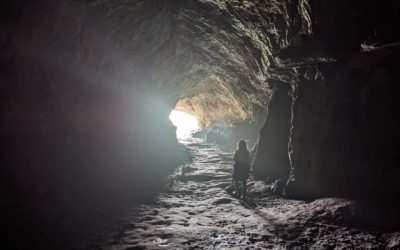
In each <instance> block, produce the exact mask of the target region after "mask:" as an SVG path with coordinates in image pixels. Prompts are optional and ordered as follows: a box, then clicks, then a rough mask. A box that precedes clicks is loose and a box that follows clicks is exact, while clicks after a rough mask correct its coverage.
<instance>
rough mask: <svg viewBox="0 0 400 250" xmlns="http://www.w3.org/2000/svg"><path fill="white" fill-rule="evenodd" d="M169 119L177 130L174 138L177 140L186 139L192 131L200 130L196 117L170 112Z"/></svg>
mask: <svg viewBox="0 0 400 250" xmlns="http://www.w3.org/2000/svg"><path fill="white" fill-rule="evenodd" d="M169 119H170V120H171V122H172V124H174V125H175V126H176V128H177V129H176V137H177V138H178V139H182V138H188V137H190V136H191V134H192V133H193V132H194V131H196V130H199V129H200V127H199V124H198V122H197V119H196V117H194V116H193V115H190V114H188V113H185V112H182V111H178V110H175V109H174V110H172V112H171V114H170V115H169Z"/></svg>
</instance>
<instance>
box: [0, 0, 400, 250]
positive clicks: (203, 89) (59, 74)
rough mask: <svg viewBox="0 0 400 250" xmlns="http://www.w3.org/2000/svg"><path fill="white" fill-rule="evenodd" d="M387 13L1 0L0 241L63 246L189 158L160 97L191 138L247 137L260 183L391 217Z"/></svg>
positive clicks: (307, 3) (392, 134) (394, 19)
mask: <svg viewBox="0 0 400 250" xmlns="http://www.w3.org/2000/svg"><path fill="white" fill-rule="evenodd" d="M399 13H400V2H398V1H396V0H387V1H378V0H363V1H361V0H354V1H347V0H325V1H318V0H257V1H250V0H235V1H230V0H146V1H142V0H115V1H111V0H60V1H51V0H38V1H24V0H14V1H2V2H1V3H0V20H1V22H0V51H1V57H0V83H1V84H0V95H1V98H0V104H1V105H0V110H1V111H0V112H1V113H0V114H1V116H0V117H1V123H0V140H1V144H0V159H1V168H0V171H1V175H0V178H1V179H0V182H1V197H2V199H1V207H2V210H3V211H2V218H1V221H2V224H3V228H4V229H6V233H5V235H4V236H5V238H6V241H4V243H1V244H4V246H8V245H10V246H13V247H12V248H7V249H27V248H28V247H29V248H33V249H36V248H37V249H46V248H49V249H64V248H65V249H70V248H69V247H70V246H71V245H73V244H75V243H76V242H80V241H83V240H85V239H86V238H87V236H88V234H89V232H94V231H96V230H98V228H99V225H101V224H102V223H104V222H106V221H108V220H109V219H110V218H111V217H113V216H115V215H117V214H120V213H121V211H122V210H123V209H124V208H126V207H127V206H130V205H131V204H138V203H146V202H150V201H151V200H152V199H153V198H154V197H155V195H156V194H157V193H158V192H160V191H161V190H163V189H164V188H165V178H166V177H167V176H169V175H170V174H171V173H172V172H173V171H174V170H175V169H176V168H177V167H178V166H180V165H182V164H183V163H184V162H185V161H187V159H188V158H190V156H188V154H189V153H188V151H187V150H186V149H185V146H184V145H183V144H182V143H180V142H179V141H178V140H177V137H176V127H174V125H173V124H172V123H171V121H170V120H169V118H168V117H169V115H170V112H171V111H172V110H173V109H177V110H180V111H184V112H186V113H188V114H191V115H193V116H195V117H196V118H197V120H198V125H199V126H200V128H201V129H202V130H201V131H200V132H199V134H201V135H200V136H203V137H204V138H207V141H212V142H213V143H217V144H221V145H225V146H228V147H233V145H234V144H235V143H236V141H237V140H238V139H242V138H246V139H248V140H249V142H250V144H249V147H250V148H251V154H252V156H253V157H254V158H253V161H252V174H253V178H254V180H255V181H260V182H262V181H264V182H276V183H282V188H281V189H280V190H279V191H277V192H276V193H275V194H274V195H279V196H280V197H284V199H294V200H306V201H311V200H315V199H319V198H326V197H340V198H344V199H350V200H354V201H357V202H358V203H357V204H358V206H359V222H360V223H361V224H363V223H364V224H368V225H369V226H371V225H372V226H374V227H375V228H378V229H384V230H397V231H398V230H399V226H400V225H399V222H400V216H399V215H398V212H397V211H398V209H400V203H399V200H400V182H399V181H398V180H399V178H400V169H399V163H400V160H399V153H398V143H399V139H400V135H399V128H400V126H399V125H400V124H399V109H400V89H399V88H400V87H399V86H400V85H399V80H398V79H399V78H398V69H399V59H400V30H399V29H398V27H397V26H398V17H399ZM398 242H399V243H398V244H399V245H398V246H400V240H398ZM1 246H2V247H3V245H1Z"/></svg>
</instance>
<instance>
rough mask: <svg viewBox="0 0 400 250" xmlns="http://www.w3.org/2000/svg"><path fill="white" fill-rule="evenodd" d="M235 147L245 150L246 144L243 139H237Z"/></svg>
mask: <svg viewBox="0 0 400 250" xmlns="http://www.w3.org/2000/svg"><path fill="white" fill-rule="evenodd" d="M237 149H239V150H247V144H246V141H245V140H239V142H238V144H237Z"/></svg>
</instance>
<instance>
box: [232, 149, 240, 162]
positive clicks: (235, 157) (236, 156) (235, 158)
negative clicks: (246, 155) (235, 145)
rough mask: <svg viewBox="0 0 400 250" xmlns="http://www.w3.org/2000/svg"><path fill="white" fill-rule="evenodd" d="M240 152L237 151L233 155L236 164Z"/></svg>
mask: <svg viewBox="0 0 400 250" xmlns="http://www.w3.org/2000/svg"><path fill="white" fill-rule="evenodd" d="M238 157H239V156H238V152H237V151H235V154H234V155H233V161H234V163H237V162H238V160H239V159H238Z"/></svg>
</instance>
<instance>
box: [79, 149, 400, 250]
mask: <svg viewBox="0 0 400 250" xmlns="http://www.w3.org/2000/svg"><path fill="white" fill-rule="evenodd" d="M185 144H186V147H187V148H188V150H189V151H190V153H191V154H192V156H193V161H192V162H191V163H190V164H187V165H185V166H184V167H183V169H184V171H185V172H186V173H185V174H184V175H182V167H180V168H179V169H177V170H176V171H175V172H174V173H173V174H172V175H171V176H170V179H169V183H170V184H169V187H168V188H167V189H166V191H165V192H163V193H160V194H159V195H158V196H157V197H156V199H155V200H154V202H153V203H151V204H142V205H139V206H135V207H133V208H132V209H130V212H129V213H128V214H126V215H125V216H124V217H123V218H120V219H119V220H118V221H119V222H118V223H116V225H113V227H109V228H108V229H107V230H105V232H104V233H103V234H102V235H101V236H100V237H98V239H96V240H95V241H94V242H95V243H92V244H90V245H87V246H85V249H163V248H165V249H204V248H206V249H213V248H219V249H309V248H311V249H377V248H378V249H381V248H387V247H390V246H393V245H396V244H398V242H397V240H395V239H399V238H398V234H397V236H394V235H393V233H392V234H384V233H382V232H378V231H370V230H363V229H358V228H354V227H349V226H346V225H345V224H343V223H342V222H341V220H342V219H343V217H344V216H345V214H346V211H347V212H348V211H350V210H351V209H350V208H351V201H348V200H344V199H335V198H327V199H319V200H315V201H312V202H306V201H299V200H288V199H283V198H280V197H276V196H274V195H272V194H270V192H269V191H268V190H269V187H268V185H266V184H264V183H263V182H256V181H250V182H249V184H248V186H249V197H248V198H247V199H246V200H240V199H236V198H234V197H233V196H231V195H230V194H229V193H228V192H227V191H226V190H225V188H226V187H228V186H229V185H230V184H231V177H230V176H231V168H232V160H231V158H232V153H228V152H224V151H223V150H221V149H220V148H219V147H217V146H216V145H213V144H208V143H201V142H198V141H197V142H196V141H186V142H185ZM111 228H112V229H111Z"/></svg>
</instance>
